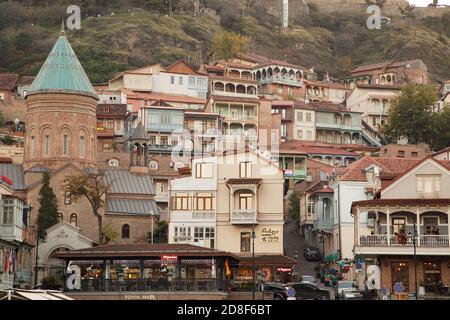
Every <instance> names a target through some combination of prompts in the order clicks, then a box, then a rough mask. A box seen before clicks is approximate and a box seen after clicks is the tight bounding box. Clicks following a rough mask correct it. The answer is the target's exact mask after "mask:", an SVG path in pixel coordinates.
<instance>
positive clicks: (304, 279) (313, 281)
mask: <svg viewBox="0 0 450 320" xmlns="http://www.w3.org/2000/svg"><path fill="white" fill-rule="evenodd" d="M300 283H309V284H312V285H314V286H316V287H317V280H316V278H314V277H313V276H302V278H301V280H300Z"/></svg>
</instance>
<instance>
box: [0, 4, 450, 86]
mask: <svg viewBox="0 0 450 320" xmlns="http://www.w3.org/2000/svg"><path fill="white" fill-rule="evenodd" d="M267 1H268V0H267ZM267 1H266V0H265V1H262V2H260V1H255V0H202V1H199V2H198V4H200V7H199V6H197V7H196V6H195V5H194V4H195V3H196V1H195V0H134V1H132V0H112V1H106V0H84V1H72V0H71V1H66V0H60V1H57V0H23V1H4V0H3V1H1V0H0V50H1V52H2V54H1V55H0V72H17V73H21V74H24V75H35V74H36V73H37V71H38V70H39V68H40V66H41V65H42V63H43V61H44V59H45V57H46V56H47V54H48V52H49V51H50V50H51V46H52V45H53V44H54V42H55V38H56V37H57V36H58V34H59V30H60V28H61V21H62V19H63V18H65V17H67V16H68V15H67V14H66V9H67V6H68V5H71V4H78V5H79V6H80V7H81V13H82V18H83V19H82V22H81V30H66V33H67V35H68V37H69V39H70V41H71V44H72V45H73V47H74V50H75V51H76V52H77V55H78V57H79V59H80V61H81V63H82V64H83V66H84V67H85V69H86V71H87V73H88V75H89V77H90V79H91V80H92V82H94V83H103V82H105V81H107V80H108V79H109V78H110V77H111V76H112V75H113V74H114V73H116V72H118V71H122V70H124V69H128V68H133V67H140V66H143V65H147V64H151V63H159V62H161V63H163V64H165V65H168V64H170V63H172V62H174V61H175V60H177V59H185V60H186V61H188V62H190V63H191V64H193V65H194V66H199V65H200V64H201V63H202V62H206V61H208V60H211V59H214V58H215V57H216V56H217V52H215V51H218V50H219V48H220V47H222V48H223V43H222V44H221V43H220V41H219V42H218V41H217V35H218V34H222V33H224V32H233V33H236V34H237V35H241V36H242V37H243V38H248V50H249V51H252V52H255V53H258V54H261V55H266V56H270V57H273V58H277V59H282V60H288V61H290V62H292V63H296V64H299V65H302V66H305V67H308V68H309V67H314V68H315V70H316V71H317V72H318V74H319V77H320V76H321V75H323V74H324V73H325V72H329V74H330V76H332V77H343V76H345V75H347V74H348V72H349V70H351V69H352V68H354V67H355V66H357V65H360V64H364V63H372V62H379V61H384V60H388V59H389V60H403V59H413V58H420V59H422V60H423V61H424V62H425V64H426V65H427V66H428V68H429V71H430V76H431V79H432V80H433V81H435V82H439V81H442V80H446V79H447V78H448V75H449V74H450V59H448V57H449V56H450V46H449V43H450V14H443V15H440V16H439V17H426V18H418V17H415V15H414V14H408V15H403V16H400V15H398V16H390V18H391V20H390V23H389V24H383V26H382V28H381V29H380V30H368V29H367V27H366V20H367V17H368V15H367V14H366V13H365V12H361V11H340V12H334V13H330V12H325V11H321V10H320V8H319V7H317V6H315V5H309V7H308V8H307V9H308V10H307V11H301V10H299V11H298V14H297V13H296V14H293V15H292V17H291V19H290V20H291V25H290V27H289V28H288V29H287V30H282V29H281V28H280V16H279V12H276V11H274V10H273V9H272V7H270V8H269V7H267V6H265V5H264V4H265V3H266V2H267ZM272 2H273V1H272ZM199 8H200V9H199ZM411 12H414V10H413V9H412V11H411ZM215 39H216V40H215ZM243 47H247V46H246V45H244V46H243Z"/></svg>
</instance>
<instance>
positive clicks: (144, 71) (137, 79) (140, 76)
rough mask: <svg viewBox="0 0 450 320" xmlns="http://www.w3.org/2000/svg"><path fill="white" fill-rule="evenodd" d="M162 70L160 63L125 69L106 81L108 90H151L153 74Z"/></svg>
mask: <svg viewBox="0 0 450 320" xmlns="http://www.w3.org/2000/svg"><path fill="white" fill-rule="evenodd" d="M163 70H164V67H162V66H161V65H160V64H155V65H151V66H146V67H142V68H137V69H131V70H126V71H123V72H120V73H117V74H116V75H115V76H114V78H113V79H111V80H109V81H108V87H109V89H110V90H119V89H128V90H131V91H133V90H136V91H141V92H151V91H153V75H157V74H159V73H160V72H161V71H163Z"/></svg>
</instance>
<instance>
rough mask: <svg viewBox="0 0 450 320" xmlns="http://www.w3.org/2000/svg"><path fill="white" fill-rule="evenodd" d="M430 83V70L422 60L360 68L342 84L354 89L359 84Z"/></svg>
mask: <svg viewBox="0 0 450 320" xmlns="http://www.w3.org/2000/svg"><path fill="white" fill-rule="evenodd" d="M407 82H414V83H417V84H427V83H428V68H427V66H426V65H425V64H424V63H423V61H422V60H420V59H416V60H408V61H386V62H381V63H374V64H368V65H363V66H359V67H357V68H356V69H354V70H352V71H351V76H350V77H347V78H346V79H344V80H343V81H342V83H343V84H344V85H345V86H346V87H348V88H350V89H353V88H354V87H355V86H356V85H358V84H374V85H403V84H405V83H407Z"/></svg>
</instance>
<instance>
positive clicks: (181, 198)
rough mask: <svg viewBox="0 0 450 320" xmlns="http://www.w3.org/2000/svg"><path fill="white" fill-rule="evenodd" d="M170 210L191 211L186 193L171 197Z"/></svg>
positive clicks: (189, 198)
mask: <svg viewBox="0 0 450 320" xmlns="http://www.w3.org/2000/svg"><path fill="white" fill-rule="evenodd" d="M172 210H174V211H186V210H191V197H190V196H189V194H187V193H176V194H175V195H174V196H173V197H172Z"/></svg>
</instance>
